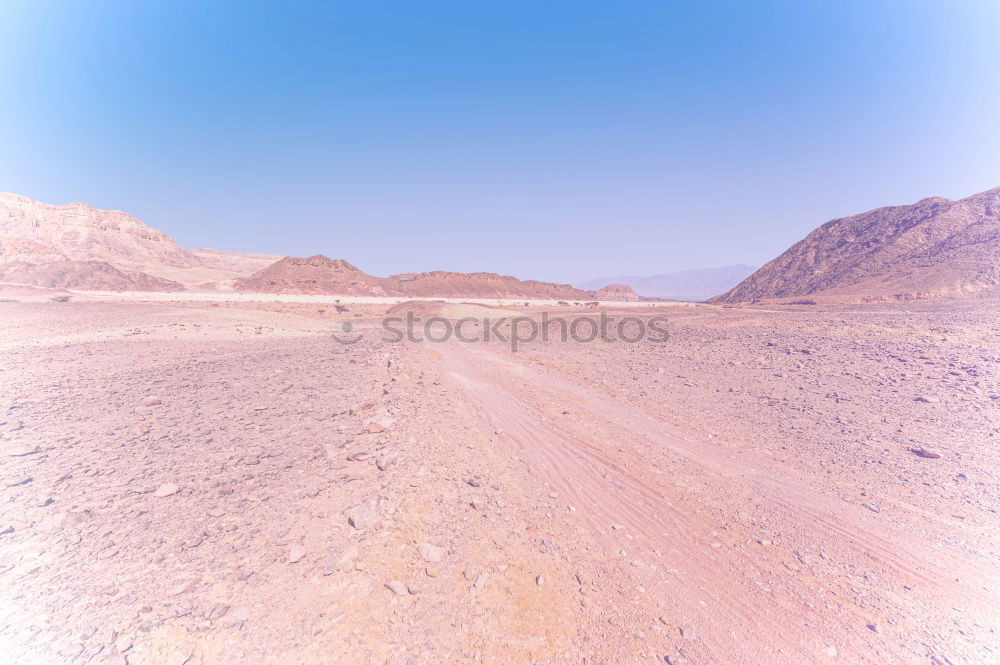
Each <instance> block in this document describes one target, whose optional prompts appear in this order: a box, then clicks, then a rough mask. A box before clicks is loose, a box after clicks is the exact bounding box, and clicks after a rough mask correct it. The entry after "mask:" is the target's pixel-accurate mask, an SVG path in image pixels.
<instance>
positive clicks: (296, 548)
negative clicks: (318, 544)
mask: <svg viewBox="0 0 1000 665" xmlns="http://www.w3.org/2000/svg"><path fill="white" fill-rule="evenodd" d="M305 555H306V548H305V547H303V546H302V545H292V547H291V548H290V549H289V550H288V563H298V562H299V561H301V560H302V557H304V556H305Z"/></svg>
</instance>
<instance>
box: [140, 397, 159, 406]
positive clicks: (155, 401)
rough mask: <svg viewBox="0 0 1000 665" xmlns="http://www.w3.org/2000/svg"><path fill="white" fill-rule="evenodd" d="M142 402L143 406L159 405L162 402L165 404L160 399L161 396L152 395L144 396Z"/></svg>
mask: <svg viewBox="0 0 1000 665" xmlns="http://www.w3.org/2000/svg"><path fill="white" fill-rule="evenodd" d="M140 404H142V405H143V406H159V405H160V404H163V401H162V400H160V398H159V397H153V396H152V395H150V396H149V397H143V398H142V402H140Z"/></svg>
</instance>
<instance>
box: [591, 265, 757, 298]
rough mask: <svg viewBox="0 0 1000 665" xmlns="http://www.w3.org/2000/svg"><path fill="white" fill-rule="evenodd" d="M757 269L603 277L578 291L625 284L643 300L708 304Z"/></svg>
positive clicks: (684, 271) (740, 266) (743, 266)
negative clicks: (669, 300) (643, 297)
mask: <svg viewBox="0 0 1000 665" xmlns="http://www.w3.org/2000/svg"><path fill="white" fill-rule="evenodd" d="M754 270H755V268H754V267H753V266H746V265H732V266H723V267H721V268H704V269H699V270H682V271H680V272H669V273H663V274H661V275H649V276H646V277H637V276H630V277H602V278H599V279H592V280H588V281H586V282H580V283H577V284H575V286H577V287H578V288H581V289H587V290H595V289H602V288H604V287H605V286H608V285H610V284H625V285H627V286H630V287H632V289H633V290H634V291H635V292H636V293H638V294H639V295H640V296H645V297H649V298H669V299H672V300H690V301H697V300H706V299H708V298H711V297H712V296H714V295H717V294H719V293H722V292H724V291H727V290H729V289H731V288H733V287H734V286H736V285H737V284H739V283H740V282H741V281H742V280H744V279H745V278H746V277H747V276H749V275H750V274H751V273H753V271H754Z"/></svg>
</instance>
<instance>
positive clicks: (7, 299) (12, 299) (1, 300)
mask: <svg viewBox="0 0 1000 665" xmlns="http://www.w3.org/2000/svg"><path fill="white" fill-rule="evenodd" d="M0 302H17V300H15V299H14V298H0Z"/></svg>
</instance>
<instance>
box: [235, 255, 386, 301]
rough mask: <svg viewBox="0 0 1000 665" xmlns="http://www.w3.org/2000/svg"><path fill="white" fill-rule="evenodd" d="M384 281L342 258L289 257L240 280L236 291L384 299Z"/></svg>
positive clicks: (237, 282) (236, 285) (317, 256)
mask: <svg viewBox="0 0 1000 665" xmlns="http://www.w3.org/2000/svg"><path fill="white" fill-rule="evenodd" d="M381 281H382V280H380V279H379V278H378V277H372V276H371V275H369V274H367V273H364V272H362V271H361V270H358V269H357V268H355V267H354V266H352V265H351V264H350V263H348V262H347V261H344V260H342V259H336V260H335V259H329V258H327V257H325V256H320V255H316V256H310V257H309V258H304V259H303V258H298V257H294V256H286V257H285V258H283V259H281V260H280V261H277V262H276V263H274V264H273V265H270V266H268V267H266V268H264V269H263V270H260V271H258V272H255V273H254V274H252V275H250V276H249V277H244V278H240V279H237V280H236V281H235V282H234V283H233V288H234V289H235V290H237V291H245V292H249V293H304V294H311V295H319V294H337V295H343V296H384V295H387V294H386V292H385V289H383V288H382V286H381V284H380V282H381Z"/></svg>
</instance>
